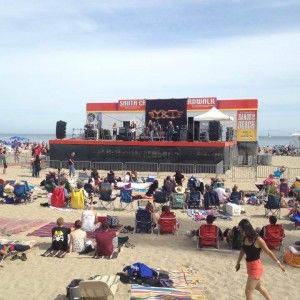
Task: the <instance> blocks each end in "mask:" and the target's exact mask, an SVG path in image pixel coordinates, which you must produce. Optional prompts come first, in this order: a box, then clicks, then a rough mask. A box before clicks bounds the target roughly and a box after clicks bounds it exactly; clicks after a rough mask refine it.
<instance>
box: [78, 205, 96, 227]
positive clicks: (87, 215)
mask: <svg viewBox="0 0 300 300" xmlns="http://www.w3.org/2000/svg"><path fill="white" fill-rule="evenodd" d="M95 218H96V217H95V214H94V212H93V211H92V210H84V211H83V212H82V216H81V221H82V226H81V229H82V230H84V231H94V230H95V229H96V228H97V226H96V225H95Z"/></svg>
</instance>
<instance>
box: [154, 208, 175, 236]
mask: <svg viewBox="0 0 300 300" xmlns="http://www.w3.org/2000/svg"><path fill="white" fill-rule="evenodd" d="M158 225H159V228H158V233H160V234H170V233H171V234H174V233H177V229H178V222H177V219H176V215H175V213H174V212H169V213H162V214H161V216H160V218H159V220H158Z"/></svg>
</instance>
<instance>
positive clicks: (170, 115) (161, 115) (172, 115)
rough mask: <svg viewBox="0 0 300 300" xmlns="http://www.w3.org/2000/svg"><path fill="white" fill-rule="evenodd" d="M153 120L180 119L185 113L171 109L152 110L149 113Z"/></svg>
mask: <svg viewBox="0 0 300 300" xmlns="http://www.w3.org/2000/svg"><path fill="white" fill-rule="evenodd" d="M148 114H149V116H150V118H151V119H155V120H159V119H178V118H181V116H182V115H183V111H179V110H175V109H169V110H158V111H157V110H152V111H149V112H148Z"/></svg>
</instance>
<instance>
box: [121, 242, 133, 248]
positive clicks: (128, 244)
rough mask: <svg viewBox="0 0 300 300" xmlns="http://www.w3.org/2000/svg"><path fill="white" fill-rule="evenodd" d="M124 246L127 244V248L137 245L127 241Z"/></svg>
mask: <svg viewBox="0 0 300 300" xmlns="http://www.w3.org/2000/svg"><path fill="white" fill-rule="evenodd" d="M124 246H125V247H126V248H131V249H133V248H135V245H134V244H131V243H129V242H126V243H125V244H124Z"/></svg>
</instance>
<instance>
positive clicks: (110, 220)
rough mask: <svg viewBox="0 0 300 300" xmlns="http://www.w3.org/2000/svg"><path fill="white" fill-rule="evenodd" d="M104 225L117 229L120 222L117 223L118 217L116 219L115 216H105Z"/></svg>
mask: <svg viewBox="0 0 300 300" xmlns="http://www.w3.org/2000/svg"><path fill="white" fill-rule="evenodd" d="M106 224H107V225H108V226H109V227H110V228H113V227H117V226H118V225H119V224H120V222H119V219H118V217H116V216H107V217H106Z"/></svg>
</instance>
